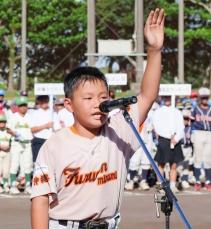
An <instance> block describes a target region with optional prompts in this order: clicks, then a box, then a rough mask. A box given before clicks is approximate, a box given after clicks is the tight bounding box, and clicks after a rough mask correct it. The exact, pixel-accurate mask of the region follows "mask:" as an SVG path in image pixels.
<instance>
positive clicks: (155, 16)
mask: <svg viewBox="0 0 211 229" xmlns="http://www.w3.org/2000/svg"><path fill="white" fill-rule="evenodd" d="M164 20H165V16H164V10H163V9H158V8H157V9H156V10H155V11H153V10H152V11H151V12H150V14H149V16H148V18H147V21H146V24H145V27H144V35H145V38H146V39H147V42H148V46H149V48H150V49H154V50H160V49H161V48H162V47H163V40H164Z"/></svg>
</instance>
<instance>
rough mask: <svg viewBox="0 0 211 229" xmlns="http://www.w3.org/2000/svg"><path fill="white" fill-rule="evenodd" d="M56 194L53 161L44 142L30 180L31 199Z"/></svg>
mask: <svg viewBox="0 0 211 229" xmlns="http://www.w3.org/2000/svg"><path fill="white" fill-rule="evenodd" d="M56 193H57V188H56V178H55V173H54V160H53V158H52V154H51V152H50V150H49V148H48V142H46V143H45V144H44V145H43V146H42V147H41V149H40V151H39V154H38V157H37V160H36V163H35V167H34V171H33V179H32V194H31V199H32V198H34V197H37V196H42V195H53V194H56Z"/></svg>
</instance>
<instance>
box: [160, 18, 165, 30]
mask: <svg viewBox="0 0 211 229" xmlns="http://www.w3.org/2000/svg"><path fill="white" fill-rule="evenodd" d="M165 18H166V17H165V15H163V18H162V21H161V23H160V25H161V26H162V27H164V23H165Z"/></svg>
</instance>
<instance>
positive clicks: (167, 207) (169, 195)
mask: <svg viewBox="0 0 211 229" xmlns="http://www.w3.org/2000/svg"><path fill="white" fill-rule="evenodd" d="M121 108H122V109H123V116H124V118H125V120H126V122H127V123H128V124H129V125H130V127H131V129H132V130H133V132H134V134H135V136H136V138H137V140H138V142H139V143H140V145H141V147H142V148H143V150H144V153H145V154H146V156H147V158H148V159H149V161H150V164H151V165H152V168H153V169H154V171H155V173H156V175H157V176H158V178H159V180H160V182H161V188H162V189H163V190H164V192H165V195H164V196H163V197H162V198H161V200H158V199H157V198H156V199H155V203H156V204H157V203H160V204H161V211H162V212H163V213H165V216H166V228H167V229H169V228H170V225H169V224H170V214H171V211H172V206H174V207H175V208H176V210H177V212H178V214H179V216H180V218H181V219H182V221H183V223H184V224H185V227H186V229H192V227H191V225H190V223H189V222H188V220H187V218H186V217H185V215H184V213H183V211H182V209H181V208H180V205H179V203H178V201H177V198H176V197H175V195H174V193H173V192H172V190H171V189H170V186H169V183H168V182H167V181H166V180H165V179H164V177H163V176H162V174H161V173H160V171H159V169H158V167H157V165H156V163H155V161H154V160H153V158H152V156H151V154H150V153H149V151H148V149H147V148H146V146H145V144H144V142H143V140H142V138H141V136H140V134H139V133H138V131H137V129H136V127H135V125H134V123H133V120H132V118H131V117H130V115H129V113H128V111H127V106H122V107H121Z"/></svg>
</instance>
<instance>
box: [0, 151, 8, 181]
mask: <svg viewBox="0 0 211 229" xmlns="http://www.w3.org/2000/svg"><path fill="white" fill-rule="evenodd" d="M9 172H10V153H9V152H3V151H0V176H1V175H2V177H3V178H6V179H8V178H9Z"/></svg>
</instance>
